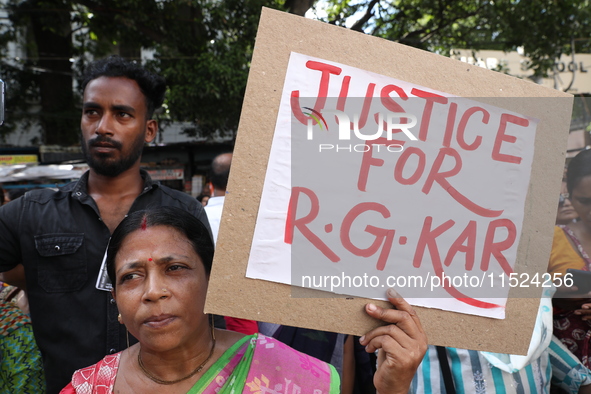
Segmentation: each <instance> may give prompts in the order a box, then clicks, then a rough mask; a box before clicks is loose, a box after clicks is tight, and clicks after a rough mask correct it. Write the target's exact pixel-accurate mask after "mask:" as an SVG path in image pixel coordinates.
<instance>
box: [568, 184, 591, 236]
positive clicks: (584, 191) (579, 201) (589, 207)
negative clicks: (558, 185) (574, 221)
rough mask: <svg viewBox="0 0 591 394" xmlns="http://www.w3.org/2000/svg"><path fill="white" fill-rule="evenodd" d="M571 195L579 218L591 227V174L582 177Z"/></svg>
mask: <svg viewBox="0 0 591 394" xmlns="http://www.w3.org/2000/svg"><path fill="white" fill-rule="evenodd" d="M570 197H571V203H572V204H573V208H574V209H575V211H577V213H578V214H579V220H581V221H582V222H583V223H584V224H585V225H586V226H588V227H589V228H591V175H588V176H586V177H583V178H581V180H580V181H579V183H578V184H577V185H576V186H575V187H574V188H573V192H572V195H571V196H570Z"/></svg>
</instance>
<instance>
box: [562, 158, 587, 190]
mask: <svg viewBox="0 0 591 394" xmlns="http://www.w3.org/2000/svg"><path fill="white" fill-rule="evenodd" d="M589 175H591V150H583V151H581V152H579V153H578V154H577V155H576V156H575V157H573V158H572V160H571V161H570V163H568V169H567V171H566V188H567V189H568V193H569V194H570V195H571V196H572V194H573V190H574V188H575V187H577V186H578V185H579V182H581V179H583V178H584V177H586V176H589Z"/></svg>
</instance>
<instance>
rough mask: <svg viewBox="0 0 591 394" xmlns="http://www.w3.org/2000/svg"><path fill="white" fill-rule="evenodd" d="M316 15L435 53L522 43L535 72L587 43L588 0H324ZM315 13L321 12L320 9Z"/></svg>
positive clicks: (512, 46) (590, 30)
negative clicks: (323, 13) (574, 45)
mask: <svg viewBox="0 0 591 394" xmlns="http://www.w3.org/2000/svg"><path fill="white" fill-rule="evenodd" d="M316 7H317V10H318V11H320V9H321V8H324V9H325V11H326V14H327V15H326V16H322V18H321V19H323V20H325V21H326V22H328V23H332V24H336V25H339V26H347V27H350V28H351V29H353V30H357V31H363V32H365V33H368V34H372V35H375V36H379V37H383V38H387V39H389V40H393V41H396V42H399V43H402V44H405V45H410V46H414V47H417V48H421V49H425V50H428V51H434V52H438V53H440V54H443V55H446V54H449V51H450V49H452V48H466V49H474V50H479V49H498V50H505V51H511V50H516V48H517V47H523V48H524V52H525V55H526V56H528V57H529V58H530V59H531V64H530V65H529V67H530V68H531V69H532V70H533V71H534V72H535V74H536V75H538V76H541V75H546V74H547V73H548V71H549V70H551V68H552V67H553V65H554V62H555V61H556V59H557V58H559V57H560V55H561V54H570V53H571V51H572V50H573V43H576V48H575V49H576V51H577V52H589V51H590V48H591V39H589V37H591V4H589V1H588V0H463V1H459V0H392V1H380V0H345V1H341V0H327V1H326V3H317V4H316ZM319 14H320V12H319Z"/></svg>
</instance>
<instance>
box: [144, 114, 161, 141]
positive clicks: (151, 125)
mask: <svg viewBox="0 0 591 394" xmlns="http://www.w3.org/2000/svg"><path fill="white" fill-rule="evenodd" d="M157 134H158V121H157V120H155V119H150V120H148V121H147V122H146V138H145V139H144V141H145V142H146V143H148V144H149V143H150V142H152V141H154V139H155V138H156V135H157Z"/></svg>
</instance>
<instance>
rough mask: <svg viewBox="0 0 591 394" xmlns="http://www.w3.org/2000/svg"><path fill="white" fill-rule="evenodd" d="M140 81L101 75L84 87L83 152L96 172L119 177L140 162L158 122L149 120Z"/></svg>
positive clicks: (154, 134)
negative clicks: (138, 82)
mask: <svg viewBox="0 0 591 394" xmlns="http://www.w3.org/2000/svg"><path fill="white" fill-rule="evenodd" d="M146 111H147V108H146V101H145V97H144V95H143V93H142V92H141V90H140V88H139V86H138V84H137V83H136V82H135V81H134V80H131V79H128V78H124V77H100V78H97V79H94V80H92V81H90V82H89V83H88V85H86V89H84V98H83V107H82V119H81V121H80V128H81V130H82V134H81V145H82V152H83V153H84V157H85V159H86V162H87V163H88V165H89V167H90V168H92V169H93V170H94V171H95V172H96V173H97V174H99V175H103V176H109V177H116V176H118V175H119V174H121V173H123V172H124V171H126V170H128V169H130V168H131V167H132V166H133V165H134V164H136V163H137V162H139V159H140V157H141V154H142V149H143V146H144V143H145V142H151V141H152V140H153V139H154V137H155V136H156V131H157V129H158V125H157V123H156V121H155V120H147V119H146Z"/></svg>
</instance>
